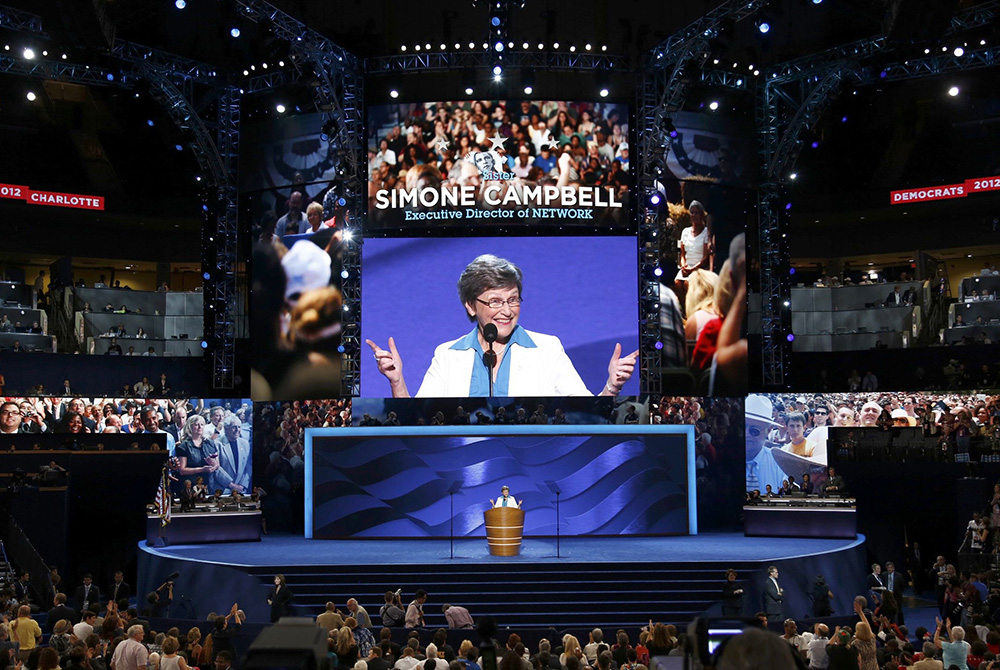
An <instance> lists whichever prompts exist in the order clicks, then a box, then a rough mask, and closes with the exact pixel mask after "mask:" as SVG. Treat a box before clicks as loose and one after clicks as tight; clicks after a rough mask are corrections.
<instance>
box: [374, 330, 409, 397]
mask: <svg viewBox="0 0 1000 670" xmlns="http://www.w3.org/2000/svg"><path fill="white" fill-rule="evenodd" d="M365 344H367V345H368V346H369V347H371V350H372V354H374V356H375V362H376V364H377V365H378V371H379V372H380V373H382V375H383V376H384V377H385V378H386V379H388V380H389V386H390V387H392V397H394V398H407V397H409V395H410V394H409V392H408V391H407V390H406V381H405V380H404V379H403V359H402V358H400V356H399V350H398V349H397V348H396V340H394V339H393V338H391V337H390V338H389V348H388V349H383V348H382V347H380V346H379V345H377V344H375V343H374V342H372V341H371V340H365Z"/></svg>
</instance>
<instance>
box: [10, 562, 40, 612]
mask: <svg viewBox="0 0 1000 670" xmlns="http://www.w3.org/2000/svg"><path fill="white" fill-rule="evenodd" d="M14 597H15V598H17V601H18V602H20V603H28V604H29V605H30V606H31V611H32V612H37V611H39V603H40V602H41V598H39V597H38V591H37V590H35V587H34V585H33V584H32V583H31V575H29V574H28V571H27V570H25V571H23V572H21V574H20V575H18V580H17V581H16V582H14Z"/></svg>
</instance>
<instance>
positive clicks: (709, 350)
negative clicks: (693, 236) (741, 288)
mask: <svg viewBox="0 0 1000 670" xmlns="http://www.w3.org/2000/svg"><path fill="white" fill-rule="evenodd" d="M733 297H734V293H733V275H732V272H731V271H730V266H729V261H728V260H727V261H726V262H725V263H723V264H722V269H721V270H720V271H719V281H718V282H717V283H716V285H715V293H713V294H712V308H713V309H714V310H715V312H716V313H717V314H718V316H717V317H715V318H713V319H710V320H709V321H708V322H707V323H706V324H705V326H704V327H703V328H702V330H701V334H700V335H699V336H698V340H697V342H696V343H695V345H694V349H693V350H692V352H691V367H693V368H694V369H695V370H698V371H701V370H707V369H708V368H709V367H711V365H712V358H713V357H714V356H715V352H716V350H717V349H718V342H719V333H720V332H721V331H722V324H723V319H725V317H726V314H728V313H729V308H730V307H732V305H733Z"/></svg>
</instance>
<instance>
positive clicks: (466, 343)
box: [449, 326, 537, 398]
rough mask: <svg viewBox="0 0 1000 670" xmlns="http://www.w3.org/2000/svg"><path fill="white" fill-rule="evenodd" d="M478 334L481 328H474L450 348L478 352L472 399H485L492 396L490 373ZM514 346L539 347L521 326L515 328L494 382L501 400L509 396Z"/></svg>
mask: <svg viewBox="0 0 1000 670" xmlns="http://www.w3.org/2000/svg"><path fill="white" fill-rule="evenodd" d="M478 333H479V328H478V327H477V328H473V329H472V332H471V333H469V334H468V335H466V336H465V337H463V338H462V339H460V340H458V341H457V342H455V344H453V345H451V347H449V348H450V349H455V350H457V351H462V350H465V349H472V350H474V351H475V352H476V358H477V362H476V363H474V364H473V365H472V381H470V382H469V397H470V398H483V397H486V396H488V395H489V394H490V378H489V372H488V371H487V369H486V366H485V365H484V364H483V354H484V353H485V352H484V351H483V347H482V345H481V344H479V335H478ZM512 344H517V345H520V346H522V347H525V348H529V349H533V348H535V347H536V346H537V345H536V344H535V343H534V341H533V340H532V339H531V337H530V336H529V335H528V332H527V331H526V330H525V329H524V328H521V326H515V327H514V330H513V332H511V334H510V340H508V341H507V349H506V351H505V352H504V356H503V358H502V359H500V369H499V370H498V371H497V378H496V381H494V382H493V395H494V396H498V397H501V398H503V397H506V396H507V395H508V388H509V387H510V346H511V345H512Z"/></svg>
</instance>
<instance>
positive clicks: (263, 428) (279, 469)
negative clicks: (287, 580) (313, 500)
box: [252, 398, 351, 530]
mask: <svg viewBox="0 0 1000 670" xmlns="http://www.w3.org/2000/svg"><path fill="white" fill-rule="evenodd" d="M254 413H255V420H254V429H255V433H256V436H255V438H254V441H253V442H252V444H253V455H254V456H253V458H254V470H255V472H256V473H257V477H258V481H260V482H263V484H262V488H264V489H265V490H266V491H267V493H268V501H267V505H266V506H265V508H264V511H265V516H266V518H267V523H268V524H269V525H270V528H271V529H275V528H277V529H285V530H289V529H292V528H294V527H296V526H301V524H302V504H301V501H302V495H303V487H304V481H305V479H304V478H305V460H304V459H305V456H304V454H305V431H306V429H307V428H344V427H349V426H350V425H351V400H350V399H344V398H336V399H328V400H302V401H299V400H294V401H286V402H278V401H272V402H257V403H254Z"/></svg>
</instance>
